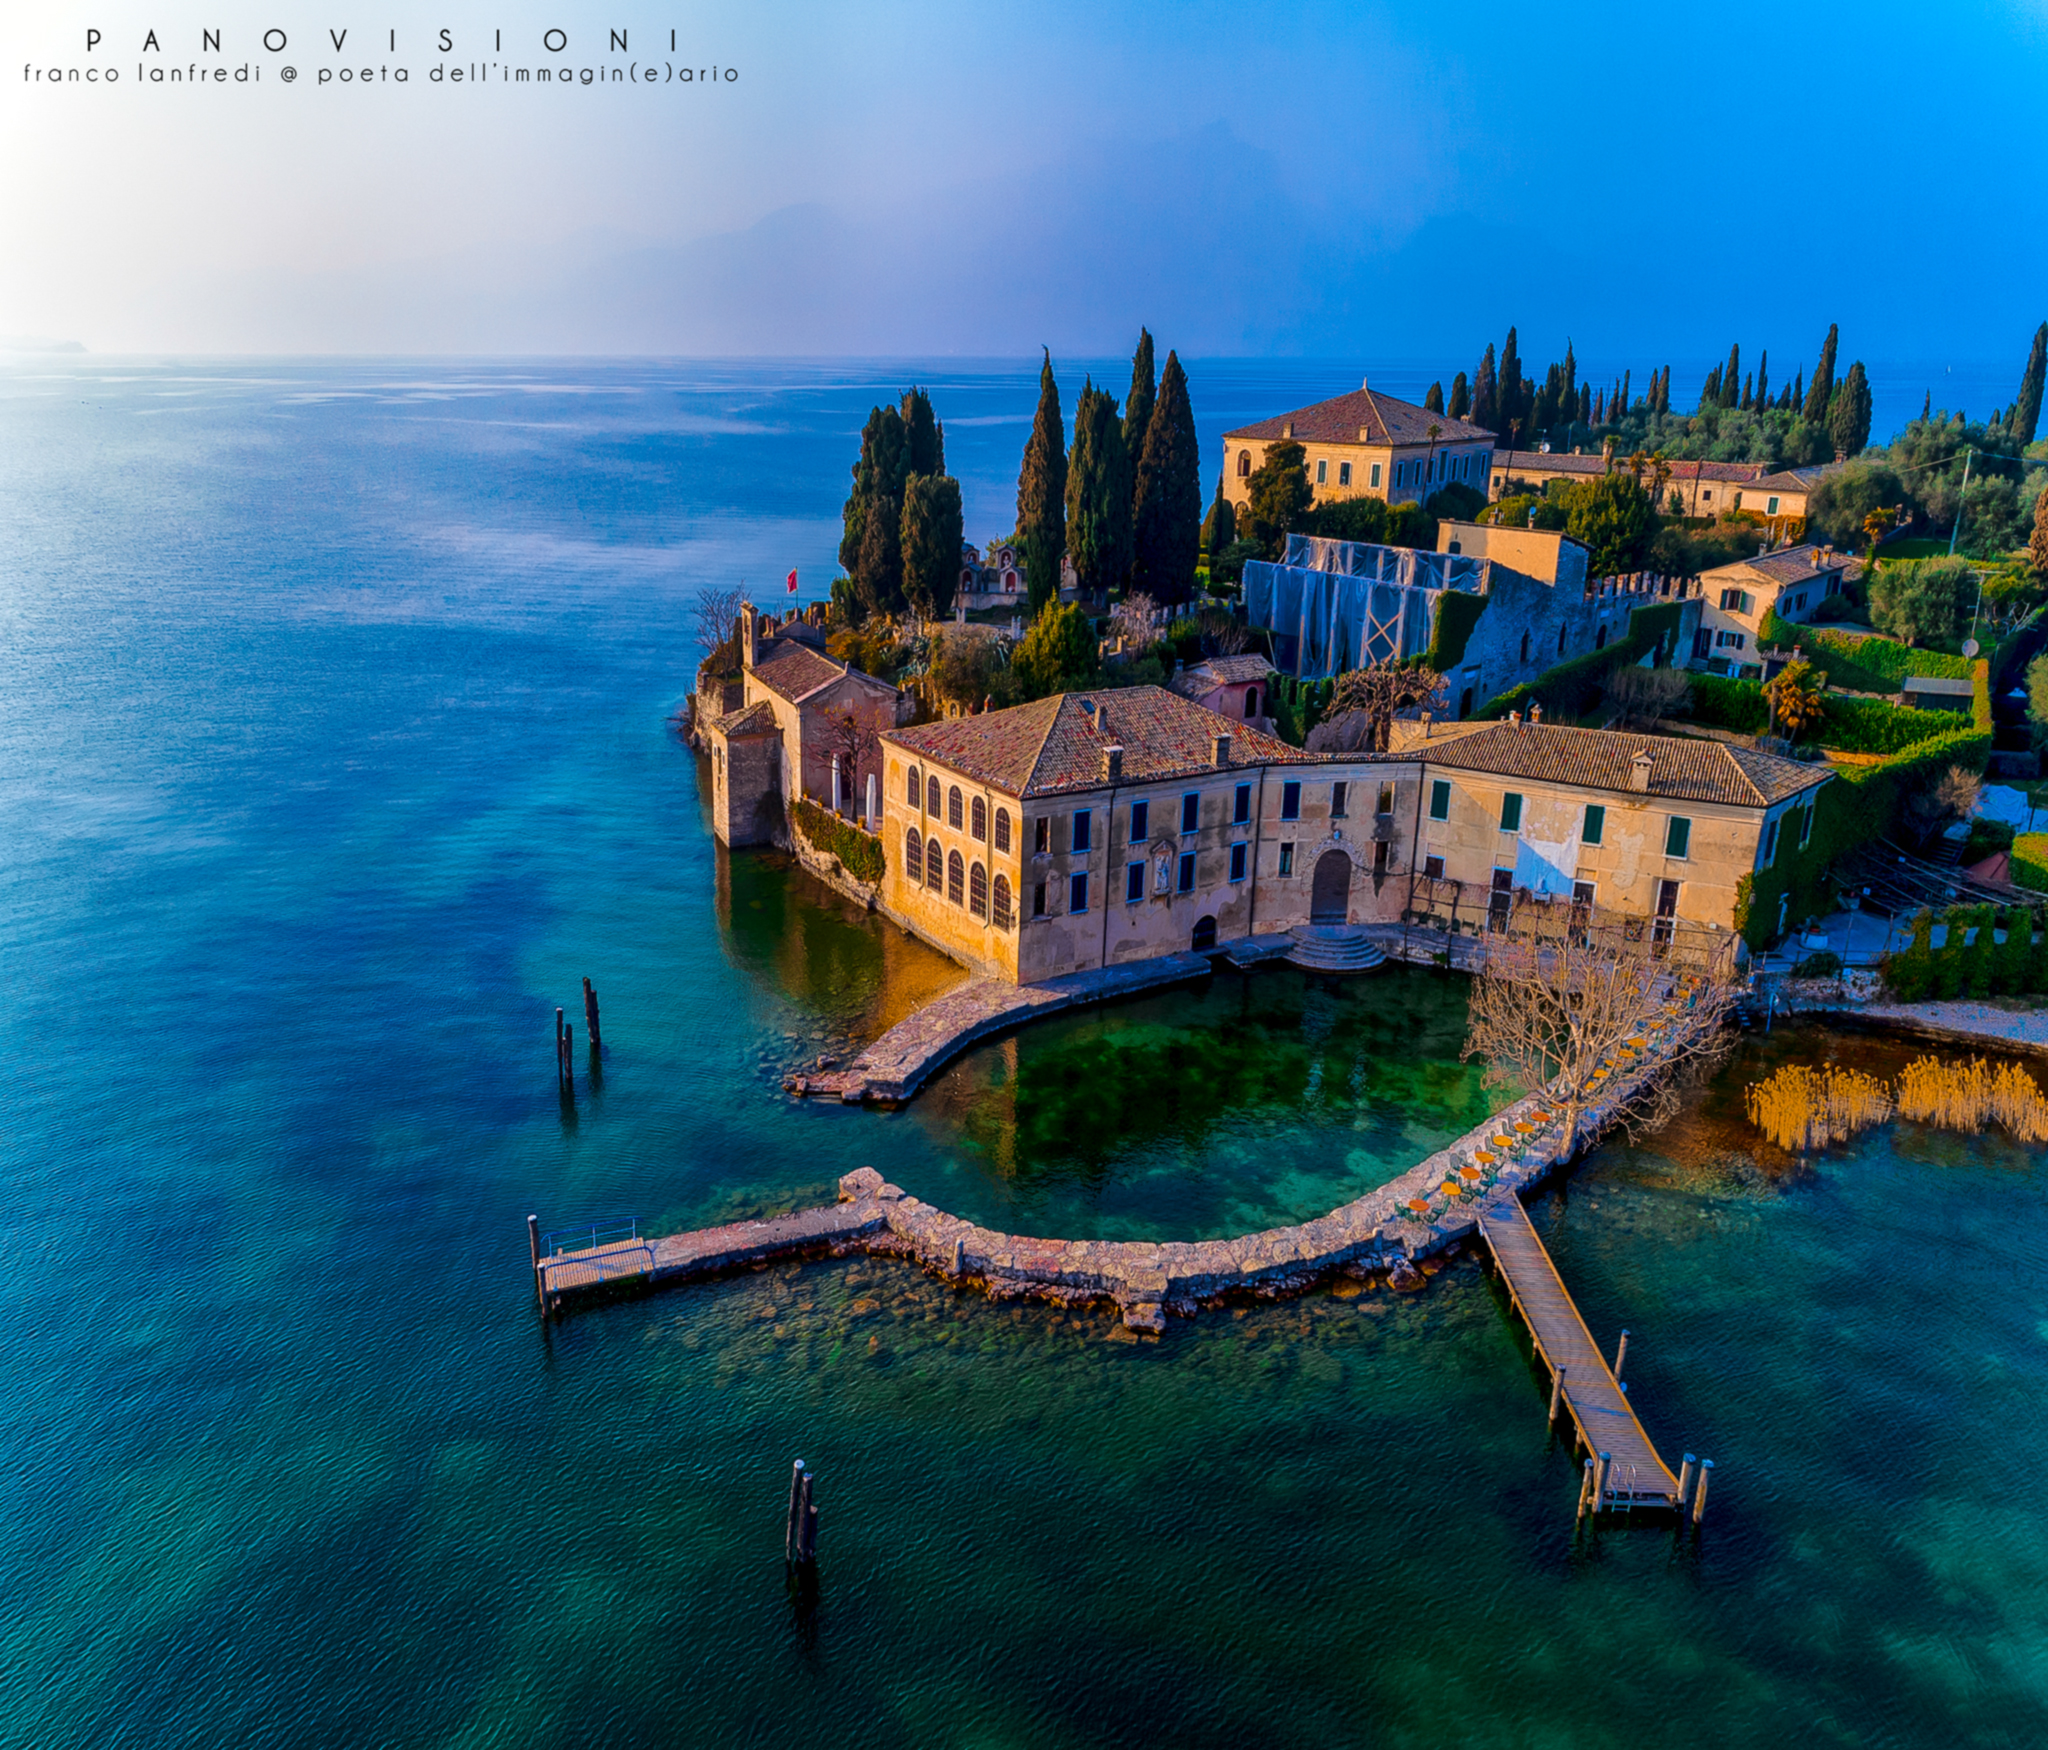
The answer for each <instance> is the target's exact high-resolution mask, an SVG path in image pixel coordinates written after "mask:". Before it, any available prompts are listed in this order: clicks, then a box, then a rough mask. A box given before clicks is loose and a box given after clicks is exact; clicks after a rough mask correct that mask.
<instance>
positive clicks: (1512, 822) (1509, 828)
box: [1500, 790, 1522, 832]
mask: <svg viewBox="0 0 2048 1750" xmlns="http://www.w3.org/2000/svg"><path fill="white" fill-rule="evenodd" d="M1521 824H1522V799H1521V797H1520V796H1518V795H1517V794H1516V793H1515V792H1514V791H1512V790H1510V791H1509V792H1508V793H1507V794H1506V795H1505V796H1503V797H1502V798H1501V799H1500V830H1501V831H1502V832H1514V831H1515V830H1517V829H1518V828H1519V827H1520V826H1521Z"/></svg>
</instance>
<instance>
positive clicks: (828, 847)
mask: <svg viewBox="0 0 2048 1750" xmlns="http://www.w3.org/2000/svg"><path fill="white" fill-rule="evenodd" d="M793 812H794V813H795V815H796V824H797V829H798V830H799V831H800V832H801V833H802V834H803V835H804V837H805V838H807V839H809V840H810V841H811V843H812V844H813V845H814V846H816V847H817V848H818V849H819V850H821V851H823V852H824V853H825V855H827V856H828V857H837V858H838V859H839V866H840V867H841V868H842V869H844V870H845V871H846V872H847V874H849V875H851V876H852V877H853V878H854V879H855V880H856V881H865V882H866V883H867V884H868V885H869V886H870V887H876V886H879V885H880V884H881V880H882V875H883V872H884V870H885V869H886V868H887V863H886V860H885V859H884V858H883V856H882V841H881V840H880V839H878V838H876V837H875V836H874V835H873V834H872V833H867V832H863V831H862V830H861V829H860V828H859V827H857V826H855V825H854V824H853V823H852V822H851V821H847V820H841V819H840V818H839V816H838V815H836V814H834V813H832V811H831V810H830V809H826V808H820V807H819V806H818V805H817V804H816V803H815V802H813V801H811V800H810V799H809V798H808V797H799V798H798V800H797V804H796V807H795V809H794V810H793Z"/></svg>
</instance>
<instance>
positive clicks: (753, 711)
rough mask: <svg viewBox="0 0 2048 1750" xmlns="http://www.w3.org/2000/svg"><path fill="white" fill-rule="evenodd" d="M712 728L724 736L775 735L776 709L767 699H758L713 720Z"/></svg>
mask: <svg viewBox="0 0 2048 1750" xmlns="http://www.w3.org/2000/svg"><path fill="white" fill-rule="evenodd" d="M711 727H712V728H713V729H715V730H717V731H718V733H719V734H720V735H724V736H734V735H769V734H773V733H774V732H775V730H776V727H777V725H776V722H775V707H774V706H773V705H771V704H769V703H768V701H767V700H766V699H756V700H755V701H754V702H753V703H752V704H751V705H745V706H742V707H741V708H740V709H739V710H737V711H728V712H726V714H725V715H724V716H723V717H714V718H712V719H711Z"/></svg>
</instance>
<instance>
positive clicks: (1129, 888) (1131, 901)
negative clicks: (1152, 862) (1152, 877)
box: [1124, 863, 1145, 905]
mask: <svg viewBox="0 0 2048 1750" xmlns="http://www.w3.org/2000/svg"><path fill="white" fill-rule="evenodd" d="M1144 897H1145V865H1144V864H1143V863H1126V864H1125V865H1124V904H1126V905H1136V904H1137V903H1138V901H1139V900H1141V899H1143V898H1144Z"/></svg>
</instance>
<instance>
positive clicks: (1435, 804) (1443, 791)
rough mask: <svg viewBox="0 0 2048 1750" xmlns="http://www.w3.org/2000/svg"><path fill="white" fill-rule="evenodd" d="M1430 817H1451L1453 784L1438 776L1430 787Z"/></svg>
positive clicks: (1437, 818)
mask: <svg viewBox="0 0 2048 1750" xmlns="http://www.w3.org/2000/svg"><path fill="white" fill-rule="evenodd" d="M1429 818H1430V819H1431V820H1449V819H1450V818H1451V786H1450V784H1449V782H1448V781H1447V780H1445V779H1443V778H1438V779H1437V780H1436V782H1435V783H1433V784H1431V785H1430V787H1429Z"/></svg>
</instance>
